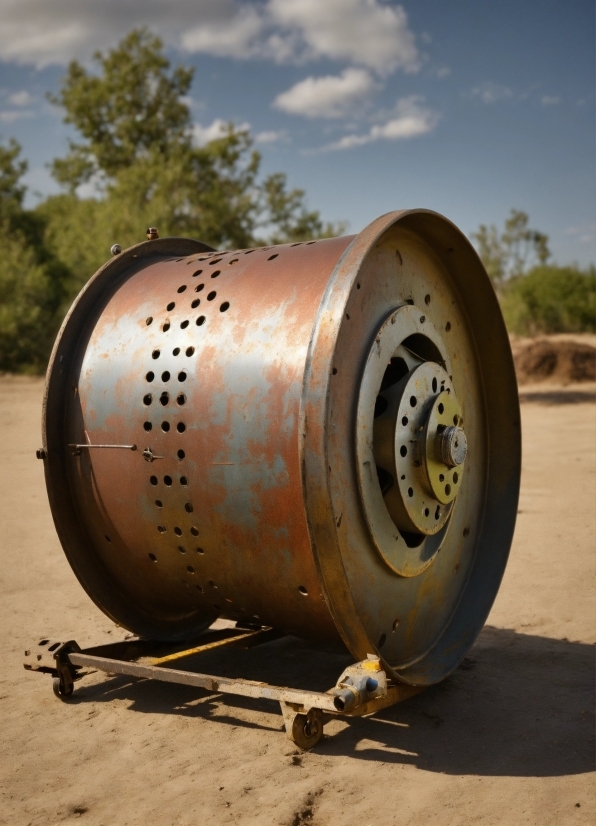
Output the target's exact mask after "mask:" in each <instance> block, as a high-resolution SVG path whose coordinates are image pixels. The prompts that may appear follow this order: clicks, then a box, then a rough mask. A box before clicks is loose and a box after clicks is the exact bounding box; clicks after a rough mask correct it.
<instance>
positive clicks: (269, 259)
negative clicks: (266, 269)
mask: <svg viewBox="0 0 596 826" xmlns="http://www.w3.org/2000/svg"><path fill="white" fill-rule="evenodd" d="M278 255H279V253H277V252H276V253H275V255H270V256H269V258H268V259H267V261H273V259H274V258H277V256H278Z"/></svg>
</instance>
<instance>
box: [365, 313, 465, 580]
mask: <svg viewBox="0 0 596 826" xmlns="http://www.w3.org/2000/svg"><path fill="white" fill-rule="evenodd" d="M414 348H416V349H417V350H418V352H420V351H424V352H425V353H426V355H428V356H431V357H434V358H435V359H436V361H423V360H422V359H421V357H420V355H418V354H417V352H416V349H414ZM441 349H442V342H441V338H440V336H439V334H438V332H437V330H436V329H435V327H434V326H433V325H432V324H431V323H430V321H429V320H428V319H427V318H426V316H425V314H424V312H422V311H421V310H419V309H418V308H417V307H415V306H413V305H410V304H405V305H402V306H401V307H398V308H397V309H396V310H394V311H393V312H392V313H391V315H390V316H389V317H388V318H387V319H386V320H385V321H384V322H383V324H382V325H381V327H380V329H379V330H378V332H377V335H376V336H375V339H374V343H373V346H372V347H371V349H370V352H369V355H368V359H367V362H366V366H365V368H364V374H363V377H362V382H361V385H360V394H359V399H358V414H357V425H356V458H357V468H358V481H359V490H360V496H361V499H362V505H363V510H364V514H365V518H366V521H367V524H368V527H369V530H370V534H371V537H372V539H373V542H374V544H375V547H376V549H377V550H378V552H379V554H380V555H381V557H382V559H383V561H384V562H385V563H386V564H387V565H388V566H389V567H390V568H391V570H392V571H394V573H396V574H399V575H400V576H405V577H413V576H418V575H419V574H421V573H422V572H423V571H424V570H425V569H426V568H428V566H429V565H430V564H431V562H432V560H433V559H434V557H435V556H436V554H437V552H438V550H439V548H440V545H441V541H442V538H443V530H442V529H443V528H444V527H445V525H446V523H447V520H448V518H449V514H450V510H451V508H450V507H444V505H443V504H440V500H439V501H437V497H434V496H433V490H432V488H431V487H430V486H429V483H428V477H427V473H426V455H427V449H426V447H425V441H426V435H427V431H428V428H427V426H426V425H427V419H428V418H429V414H431V413H432V412H433V409H434V408H433V402H434V399H435V398H436V397H437V395H438V394H441V393H442V392H445V393H447V394H448V395H450V394H453V395H454V391H453V386H452V383H451V379H450V377H449V373H448V372H447V370H445V368H444V367H443V366H442V364H441V363H439V362H442V363H443V364H446V361H445V359H444V358H443V355H442V353H441ZM458 409H459V408H458ZM435 430H436V427H435V429H434V430H432V431H431V432H432V433H434V432H435ZM443 469H444V470H445V471H446V470H447V468H443ZM449 501H452V500H449Z"/></svg>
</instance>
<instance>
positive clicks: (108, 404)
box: [43, 210, 520, 685]
mask: <svg viewBox="0 0 596 826" xmlns="http://www.w3.org/2000/svg"><path fill="white" fill-rule="evenodd" d="M43 424H44V451H45V460H44V461H45V473H46V482H47V488H48V493H49V498H50V504H51V509H52V513H53V516H54V521H55V524H56V528H57V531H58V534H59V537H60V540H61V542H62V545H63V547H64V550H65V553H66V555H67V557H68V560H69V562H70V564H71V566H72V568H73V569H74V571H75V573H76V575H77V577H78V578H79V580H80V582H81V584H82V586H83V587H84V589H85V590H86V591H87V593H88V594H89V596H90V597H91V598H92V599H93V600H94V601H95V603H96V604H97V605H98V606H99V607H100V608H101V609H102V610H103V611H104V612H105V613H106V614H107V615H108V616H110V617H111V618H112V619H113V620H115V621H116V622H118V623H119V624H120V625H122V626H124V627H126V628H128V629H130V630H131V631H133V632H135V633H137V634H140V635H142V636H145V637H151V638H157V639H182V638H190V637H196V636H197V635H198V634H199V633H200V632H201V631H202V630H203V629H205V628H206V627H208V626H209V625H210V624H211V622H212V621H213V620H214V619H215V618H216V617H217V616H222V617H226V618H230V619H235V620H239V621H242V622H250V623H258V624H263V625H271V626H274V627H275V628H278V629H280V630H282V631H284V632H287V633H290V634H296V635H299V636H302V637H305V638H310V639H314V640H327V641H328V640H332V641H333V640H337V641H339V640H343V643H344V644H345V645H346V646H347V647H348V649H349V650H350V651H351V652H352V654H353V655H354V657H355V658H357V659H362V658H365V657H366V655H367V654H368V653H372V652H376V653H377V654H378V655H379V656H380V657H381V658H382V661H383V663H384V666H385V668H386V669H387V670H388V673H389V674H390V675H391V676H392V677H393V678H394V679H398V680H401V681H403V682H408V683H414V684H419V685H425V684H430V683H433V682H436V681H438V680H440V679H442V678H443V677H444V676H445V675H446V674H448V673H449V672H450V671H451V670H452V669H453V668H455V667H456V665H457V664H458V662H459V661H460V660H461V659H462V657H463V656H464V654H465V653H466V651H467V650H468V649H469V647H470V645H471V644H472V643H473V641H474V639H475V637H476V636H477V634H478V632H479V631H480V629H481V627H482V625H483V623H484V622H485V620H486V617H487V615H488V612H489V610H490V607H491V605H492V602H493V600H494V598H495V595H496V593H497V590H498V587H499V584H500V580H501V577H502V574H503V571H504V568H505V565H506V561H507V556H508V552H509V547H510V543H511V539H512V535H513V529H514V524H515V514H516V511H517V498H518V489H519V473H520V415H519V404H518V398H517V389H516V382H515V375H514V371H513V363H512V358H511V352H510V347H509V341H508V337H507V334H506V330H505V326H504V324H503V320H502V317H501V314H500V310H499V307H498V303H497V300H496V297H495V294H494V292H493V289H492V287H491V284H490V282H489V279H488V277H487V275H486V272H485V270H484V268H483V267H482V264H481V262H480V260H479V259H478V257H477V255H476V253H475V251H474V249H473V248H472V246H471V245H470V243H469V242H468V241H467V239H466V238H465V236H463V235H462V234H461V233H460V232H459V230H457V229H456V228H455V227H454V226H453V224H451V223H450V222H449V221H447V220H446V219H445V218H443V217H441V216H440V215H437V214H436V213H433V212H429V211H426V210H411V211H403V212H396V213H391V214H388V215H384V216H382V217H381V218H379V219H377V220H376V221H374V222H373V223H372V224H370V225H369V226H368V227H367V228H366V229H364V230H363V231H362V232H361V233H360V234H359V235H357V236H350V237H343V238H334V239H329V240H321V241H316V242H313V241H311V242H307V243H304V242H302V243H295V244H284V245H280V246H274V247H263V248H260V249H250V250H235V251H226V252H216V251H214V250H211V249H210V248H209V247H207V246H206V245H204V244H201V243H199V242H197V241H192V240H187V239H180V238H163V239H157V240H150V241H146V242H144V243H142V244H139V245H138V246H136V247H133V248H131V249H128V250H125V251H124V252H121V253H120V254H119V255H117V256H115V257H114V258H113V259H112V260H110V261H109V262H108V263H107V264H106V265H105V266H104V267H102V268H101V269H100V270H99V271H98V272H97V273H96V274H95V275H94V276H93V278H91V280H90V281H89V282H88V284H87V285H86V286H85V288H84V289H83V290H82V292H81V293H80V295H79V296H78V298H77V299H76V301H75V303H74V304H73V306H72V308H71V310H70V312H69V314H68V316H67V318H66V320H65V322H64V324H63V326H62V329H61V331H60V333H59V336H58V339H57V341H56V345H55V348H54V352H53V355H52V359H51V363H50V367H49V370H48V377H47V383H46V396H45V403H44V418H43Z"/></svg>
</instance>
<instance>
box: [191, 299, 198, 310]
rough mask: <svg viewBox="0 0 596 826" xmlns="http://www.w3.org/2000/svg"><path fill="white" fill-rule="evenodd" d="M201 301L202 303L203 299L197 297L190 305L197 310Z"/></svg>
mask: <svg viewBox="0 0 596 826" xmlns="http://www.w3.org/2000/svg"><path fill="white" fill-rule="evenodd" d="M200 303H201V299H200V298H195V300H194V301H193V302H192V304H191V305H190V306H191V307H192V309H193V310H196V308H197V307H198V306H199V304H200Z"/></svg>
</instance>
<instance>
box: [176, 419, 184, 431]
mask: <svg viewBox="0 0 596 826" xmlns="http://www.w3.org/2000/svg"><path fill="white" fill-rule="evenodd" d="M176 430H177V431H178V433H184V431H185V430H186V425H185V424H184V422H178V424H177V425H176Z"/></svg>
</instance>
